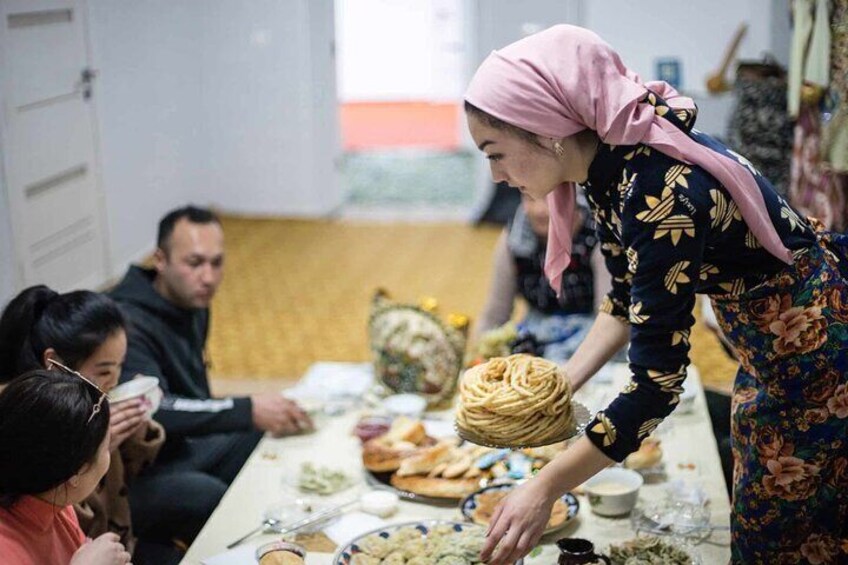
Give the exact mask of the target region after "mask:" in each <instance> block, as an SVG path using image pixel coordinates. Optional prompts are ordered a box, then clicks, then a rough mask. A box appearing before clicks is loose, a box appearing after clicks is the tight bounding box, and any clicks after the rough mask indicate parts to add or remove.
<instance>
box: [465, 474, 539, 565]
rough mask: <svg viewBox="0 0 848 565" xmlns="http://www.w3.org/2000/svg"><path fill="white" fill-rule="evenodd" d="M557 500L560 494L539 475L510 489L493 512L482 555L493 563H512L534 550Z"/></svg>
mask: <svg viewBox="0 0 848 565" xmlns="http://www.w3.org/2000/svg"><path fill="white" fill-rule="evenodd" d="M555 501H556V495H555V494H553V493H551V492H549V490H548V488H547V486H546V485H545V483H544V482H543V481H540V480H537V479H536V478H534V479H530V480H529V481H527V482H525V483H524V484H522V485H521V486H519V487H518V488H516V489H515V490H514V491H512V492H511V493H509V495H507V497H506V498H505V499H503V500H502V501H501V503H500V504H499V505H498V507H497V508H496V509H495V513H494V514H493V515H492V520H491V522H489V529H488V531H487V532H486V543H485V544H484V545H483V551H482V552H481V553H480V558H481V559H482V560H483V561H484V562H486V563H489V564H490V565H512V563H515V562H516V561H518V560H519V559H521V558H522V557H524V556H525V555H527V554H528V553H530V550H532V549H533V548H534V547H535V546H536V543H537V542H538V541H539V538H541V537H542V534H543V533H544V531H545V526H547V524H548V521H549V520H550V519H551V510H552V508H553V505H554V502H555Z"/></svg>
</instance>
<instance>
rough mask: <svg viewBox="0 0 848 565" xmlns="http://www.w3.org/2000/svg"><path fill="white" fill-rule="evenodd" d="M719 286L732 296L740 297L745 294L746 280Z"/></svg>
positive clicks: (740, 279)
mask: <svg viewBox="0 0 848 565" xmlns="http://www.w3.org/2000/svg"><path fill="white" fill-rule="evenodd" d="M718 286H719V287H721V288H723V289H724V290H725V291H726V292H727V293H728V294H730V295H731V296H738V295H740V294H742V293H743V292H745V279H743V278H738V279H733V280H732V281H728V282H724V283H719V285H718Z"/></svg>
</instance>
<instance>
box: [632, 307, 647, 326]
mask: <svg viewBox="0 0 848 565" xmlns="http://www.w3.org/2000/svg"><path fill="white" fill-rule="evenodd" d="M650 318H651V316H649V315H648V314H642V303H641V302H637V303H636V304H631V305H630V323H631V324H644V323H645V322H647V321H648V320H649V319H650Z"/></svg>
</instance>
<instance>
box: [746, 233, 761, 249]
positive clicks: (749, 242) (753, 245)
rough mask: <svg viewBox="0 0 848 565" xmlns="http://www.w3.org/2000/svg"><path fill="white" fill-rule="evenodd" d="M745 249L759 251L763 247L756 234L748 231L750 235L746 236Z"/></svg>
mask: <svg viewBox="0 0 848 565" xmlns="http://www.w3.org/2000/svg"><path fill="white" fill-rule="evenodd" d="M745 247H747V248H748V249H759V248H760V247H762V245H760V242H759V241H758V240H757V236H755V235H754V232H752V231H751V230H748V233H746V234H745Z"/></svg>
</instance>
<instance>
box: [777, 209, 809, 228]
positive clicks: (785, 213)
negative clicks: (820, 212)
mask: <svg viewBox="0 0 848 565" xmlns="http://www.w3.org/2000/svg"><path fill="white" fill-rule="evenodd" d="M780 217H781V218H783V219H785V220H789V228H790V229H791V230H792V231H795V228H798V229H799V230H801V231H804V222H803V221H802V220H801V218H800V217H799V216H798V214H796V213H795V210H793V209H792V208H790V207H789V206H782V207H781V208H780Z"/></svg>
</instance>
